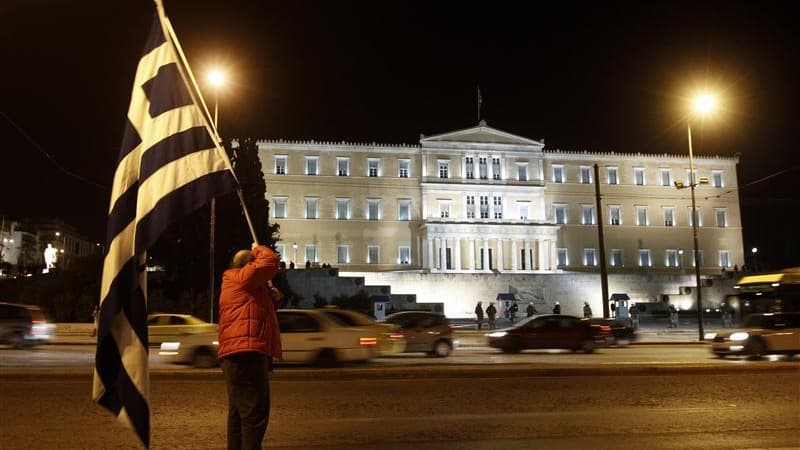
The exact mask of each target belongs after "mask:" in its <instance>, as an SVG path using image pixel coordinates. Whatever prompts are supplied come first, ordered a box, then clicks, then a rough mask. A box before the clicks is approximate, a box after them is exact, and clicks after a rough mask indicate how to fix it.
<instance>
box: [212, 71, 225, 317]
mask: <svg viewBox="0 0 800 450" xmlns="http://www.w3.org/2000/svg"><path fill="white" fill-rule="evenodd" d="M208 82H209V84H211V86H213V87H214V132H215V133H217V137H219V127H218V124H219V89H220V88H221V87H222V85H224V84H225V73H224V72H222V71H221V70H219V69H214V70H212V71H210V72H209V73H208ZM210 206H211V215H210V216H211V219H210V220H211V222H210V225H209V235H210V236H209V239H208V278H209V280H208V292H209V294H208V300H209V301H208V303H209V304H210V305H209V314H208V317H209V320H208V321H209V322H211V323H214V247H215V243H214V236H215V234H216V226H217V201H216V198H214V197H211V205H210Z"/></svg>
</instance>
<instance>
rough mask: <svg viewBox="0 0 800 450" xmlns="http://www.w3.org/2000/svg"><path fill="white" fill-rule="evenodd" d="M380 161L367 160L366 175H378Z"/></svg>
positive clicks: (376, 159)
mask: <svg viewBox="0 0 800 450" xmlns="http://www.w3.org/2000/svg"><path fill="white" fill-rule="evenodd" d="M380 168H381V160H380V159H378V158H369V159H368V160H367V175H368V176H371V177H377V176H378V175H380Z"/></svg>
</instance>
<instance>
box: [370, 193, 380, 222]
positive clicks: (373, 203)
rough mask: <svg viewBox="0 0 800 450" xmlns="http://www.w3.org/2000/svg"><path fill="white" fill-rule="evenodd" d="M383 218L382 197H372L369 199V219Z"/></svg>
mask: <svg viewBox="0 0 800 450" xmlns="http://www.w3.org/2000/svg"><path fill="white" fill-rule="evenodd" d="M380 219H381V199H379V198H370V199H368V200H367V220H380Z"/></svg>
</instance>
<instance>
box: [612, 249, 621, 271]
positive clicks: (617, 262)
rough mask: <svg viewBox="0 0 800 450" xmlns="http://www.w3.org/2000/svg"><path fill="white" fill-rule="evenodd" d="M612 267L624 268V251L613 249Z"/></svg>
mask: <svg viewBox="0 0 800 450" xmlns="http://www.w3.org/2000/svg"><path fill="white" fill-rule="evenodd" d="M611 265H612V266H614V267H622V250H620V249H618V248H614V249H611Z"/></svg>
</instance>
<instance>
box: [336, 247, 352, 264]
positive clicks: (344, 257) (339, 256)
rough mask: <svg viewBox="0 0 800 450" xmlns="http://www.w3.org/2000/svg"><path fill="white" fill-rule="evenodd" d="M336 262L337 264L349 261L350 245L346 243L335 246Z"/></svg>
mask: <svg viewBox="0 0 800 450" xmlns="http://www.w3.org/2000/svg"><path fill="white" fill-rule="evenodd" d="M336 262H337V263H339V264H348V263H350V247H349V246H347V245H337V246H336Z"/></svg>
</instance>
